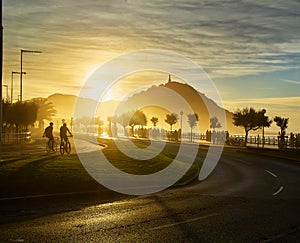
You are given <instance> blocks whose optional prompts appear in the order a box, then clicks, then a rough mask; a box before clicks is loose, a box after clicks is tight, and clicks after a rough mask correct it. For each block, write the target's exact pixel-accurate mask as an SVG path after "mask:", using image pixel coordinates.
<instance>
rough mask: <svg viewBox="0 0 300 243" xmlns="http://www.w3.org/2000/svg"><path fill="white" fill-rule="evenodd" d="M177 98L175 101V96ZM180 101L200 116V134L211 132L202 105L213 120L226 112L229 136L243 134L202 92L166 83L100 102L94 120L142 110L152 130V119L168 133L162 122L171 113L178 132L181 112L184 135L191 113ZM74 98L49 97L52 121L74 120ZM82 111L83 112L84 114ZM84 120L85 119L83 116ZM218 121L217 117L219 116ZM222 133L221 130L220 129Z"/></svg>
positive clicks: (91, 102)
mask: <svg viewBox="0 0 300 243" xmlns="http://www.w3.org/2000/svg"><path fill="white" fill-rule="evenodd" d="M164 88H166V89H167V90H171V92H175V93H174V95H172V94H171V95H170V94H169V93H168V92H165V90H166V89H164ZM176 94H178V96H179V98H178V97H177V95H176ZM180 97H181V98H183V99H184V100H185V101H186V102H187V103H188V104H189V106H190V107H191V109H192V111H193V112H195V113H197V114H198V116H199V122H198V128H199V131H200V132H205V131H206V130H209V129H210V117H211V116H210V114H209V112H208V110H207V107H206V105H205V104H209V106H210V107H212V109H211V110H213V116H217V117H218V116H219V114H220V113H221V112H225V115H226V123H227V128H226V130H228V131H229V132H230V133H243V131H242V130H241V128H237V127H235V126H234V125H233V124H232V116H233V113H232V112H230V111H228V110H224V109H223V108H221V107H219V106H218V105H217V104H216V103H215V102H214V101H213V100H211V99H209V98H208V97H206V96H205V94H203V93H201V92H197V91H196V90H195V89H194V88H192V87H191V86H189V85H187V84H183V83H179V82H174V81H169V82H167V83H165V84H161V85H159V86H152V87H150V88H148V89H147V90H145V91H142V92H140V93H137V94H134V95H133V96H131V97H129V98H128V99H127V100H125V101H123V102H119V101H115V100H110V101H106V102H102V103H101V104H99V109H98V110H97V112H96V115H95V116H98V117H100V118H101V119H102V120H103V121H105V122H106V121H107V117H108V116H111V115H113V114H114V113H115V110H116V108H117V107H118V113H116V114H121V113H125V112H128V111H134V110H138V109H140V110H143V112H144V113H145V115H146V117H147V119H148V124H147V125H148V127H151V126H152V124H151V122H150V119H151V117H153V116H154V117H157V118H158V120H159V122H158V124H157V126H158V127H161V128H164V129H169V125H168V124H167V123H166V122H165V121H164V120H165V118H166V114H168V113H171V112H174V113H176V114H177V115H178V117H179V120H178V122H177V124H176V125H174V129H179V128H180V115H179V114H180V112H183V115H182V127H183V131H189V130H190V127H189V125H188V123H187V114H188V113H191V112H190V111H187V109H186V106H184V105H183V103H182V100H180ZM76 100H77V96H75V95H66V94H53V95H50V96H49V97H48V101H50V102H52V103H53V104H54V106H55V108H56V110H57V115H56V117H55V119H54V120H55V121H56V122H57V123H60V120H61V119H65V120H66V121H67V122H68V123H69V122H70V120H71V117H73V109H74V105H75V102H76ZM95 102H97V101H95V100H92V99H82V98H81V105H82V106H83V108H84V109H87V108H88V107H91V106H94V105H95ZM84 109H82V110H83V111H84ZM83 116H85V115H84V114H83ZM219 117H220V116H219ZM221 125H222V127H223V129H225V124H221ZM220 130H222V128H221V129H220Z"/></svg>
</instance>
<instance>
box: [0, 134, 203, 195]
mask: <svg viewBox="0 0 300 243" xmlns="http://www.w3.org/2000/svg"><path fill="white" fill-rule="evenodd" d="M104 143H105V144H107V148H106V149H104V150H103V152H104V154H105V156H106V157H107V158H108V159H109V160H110V161H111V163H113V164H114V166H115V167H117V168H119V169H120V170H123V171H125V172H127V173H131V174H151V173H154V172H157V171H159V170H161V169H163V168H165V167H167V166H168V165H169V164H170V163H171V162H172V161H173V159H174V158H175V156H176V151H175V152H174V151H173V152H170V151H168V149H167V148H166V149H164V150H163V151H162V152H161V153H160V154H159V155H158V156H156V157H155V158H153V159H151V160H145V161H139V160H134V159H132V158H129V157H127V156H125V155H124V154H123V153H121V152H120V151H119V150H118V149H117V147H116V145H115V144H114V142H113V141H112V140H107V141H105V142H104ZM138 146H140V147H146V146H147V145H146V144H143V143H140V144H139V145H138ZM176 163H181V162H179V161H177V162H176ZM197 170H198V168H197V166H196V165H193V166H192V167H191V168H190V170H189V171H188V172H187V174H186V175H185V176H184V177H183V178H182V179H181V180H180V182H182V181H186V180H188V179H189V178H191V177H193V176H194V175H195V173H197ZM99 189H103V187H102V186H101V185H99V184H98V183H97V182H96V181H95V180H94V179H93V178H92V177H91V176H90V175H89V174H88V173H87V172H86V171H85V169H84V168H83V166H82V164H81V163H80V160H79V159H78V156H77V155H76V154H71V155H63V156H60V155H55V156H46V155H45V156H35V157H30V158H22V159H19V160H12V161H3V162H1V163H0V197H1V198H4V197H15V196H26V195H37V194H49V193H64V192H82V191H93V190H99Z"/></svg>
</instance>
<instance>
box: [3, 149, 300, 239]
mask: <svg viewBox="0 0 300 243" xmlns="http://www.w3.org/2000/svg"><path fill="white" fill-rule="evenodd" d="M299 205H300V164H299V162H297V160H295V159H288V158H278V157H276V156H266V155H262V154H259V153H256V152H255V153H249V152H245V151H242V152H241V151H239V152H237V151H236V150H234V149H226V150H225V151H224V153H223V155H222V157H221V160H220V163H219V164H218V166H217V168H216V169H215V170H214V172H213V173H212V174H211V176H209V178H208V179H207V180H205V181H203V182H197V181H195V182H193V183H192V184H190V185H188V186H185V187H178V188H172V189H168V190H166V191H163V192H160V193H156V194H153V195H144V196H126V195H121V194H118V193H115V192H110V191H99V192H90V193H83V194H76V195H64V196H54V197H38V198H31V199H19V200H3V201H0V208H1V216H0V223H1V224H0V242H299V239H300V217H299V215H300V207H299Z"/></svg>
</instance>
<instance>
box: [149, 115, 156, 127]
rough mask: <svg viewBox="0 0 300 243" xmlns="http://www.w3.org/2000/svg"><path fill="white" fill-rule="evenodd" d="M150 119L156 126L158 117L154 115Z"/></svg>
mask: <svg viewBox="0 0 300 243" xmlns="http://www.w3.org/2000/svg"><path fill="white" fill-rule="evenodd" d="M150 121H151V122H152V124H153V126H154V127H156V124H157V123H158V118H157V117H154V116H153V117H152V118H151V120H150Z"/></svg>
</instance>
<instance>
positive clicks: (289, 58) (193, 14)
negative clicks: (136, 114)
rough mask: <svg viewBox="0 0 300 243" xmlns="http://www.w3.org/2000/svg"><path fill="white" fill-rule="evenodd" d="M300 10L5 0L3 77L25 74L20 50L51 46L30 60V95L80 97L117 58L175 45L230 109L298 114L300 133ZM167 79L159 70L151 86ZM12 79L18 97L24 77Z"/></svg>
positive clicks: (272, 4) (245, 4)
mask: <svg viewBox="0 0 300 243" xmlns="http://www.w3.org/2000/svg"><path fill="white" fill-rule="evenodd" d="M299 16H300V3H299V1H297V0H282V1H276V0H257V1H255V0H249V1H246V0H245V1H243V0H241V1H229V0H223V1H211V0H173V1H159V0H154V1H153V0H150V1H149V0H148V1H142V0H140V1H138V0H85V1H76V0H64V1H59V0H51V1H48V0H47V1H46V0H42V1H41V0H26V1H24V0H4V1H3V27H4V65H3V68H4V76H3V83H4V84H8V85H10V82H11V72H12V71H20V49H21V48H23V49H29V50H40V51H42V52H43V53H42V54H30V53H25V54H24V56H23V57H24V58H23V60H24V61H23V71H26V72H27V74H26V76H24V78H23V81H24V84H23V85H24V91H23V92H24V93H23V100H25V99H30V98H33V97H37V96H42V97H47V96H49V95H50V94H53V93H66V94H78V92H79V90H80V88H81V86H82V84H83V83H84V81H85V80H86V78H87V77H88V76H89V75H90V74H91V72H92V71H93V70H95V69H96V68H97V67H99V66H100V65H101V64H103V63H105V62H107V61H109V60H110V59H112V58H114V57H117V56H119V55H121V54H125V53H127V52H130V51H135V50H140V49H149V48H154V49H162V50H169V51H173V52H176V53H179V54H181V55H184V56H186V57H187V58H190V59H191V60H193V61H194V62H196V63H198V64H199V65H200V66H201V67H202V68H203V69H204V70H205V71H206V72H207V73H208V75H209V76H210V78H211V79H212V81H213V82H214V84H215V85H216V87H217V89H218V91H219V93H220V95H221V97H222V99H223V103H224V105H225V108H227V109H229V110H231V111H235V110H236V109H237V108H242V107H245V106H253V107H254V108H257V109H261V108H265V109H266V110H267V114H266V115H269V116H271V117H273V116H275V115H280V116H284V117H290V126H289V131H294V132H300V125H299V124H300V71H299V63H300V43H299V40H300V25H299V23H300V18H299ZM162 77H164V78H163V80H162ZM166 80H167V74H166V75H157V76H153V77H149V79H147V80H143V82H144V84H143V85H150V86H151V85H153V84H158V83H161V82H164V81H166ZM139 81H140V82H139ZM139 81H135V80H134V79H127V80H125V81H124V82H123V84H122V85H119V87H116V88H115V89H112V90H111V91H110V94H109V97H111V98H118V97H120V96H123V95H126V94H128V93H130V92H132V91H133V90H135V89H138V88H139V87H140V85H141V80H139ZM14 83H15V85H14V89H15V92H14V99H17V97H18V92H19V77H18V76H17V75H15V76H14ZM4 91H5V89H4ZM200 91H201V90H200ZM3 95H4V96H5V93H4V94H3ZM275 129H277V128H276V126H275Z"/></svg>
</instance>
